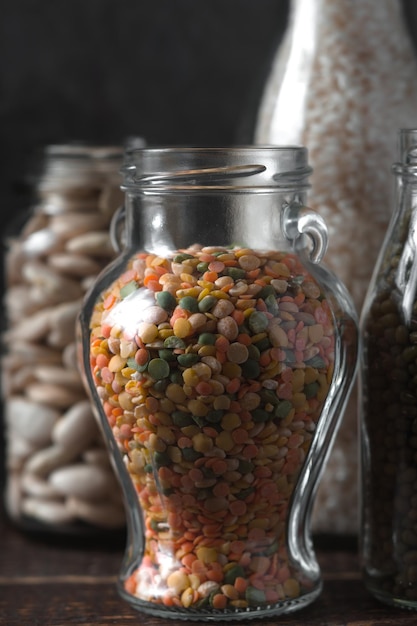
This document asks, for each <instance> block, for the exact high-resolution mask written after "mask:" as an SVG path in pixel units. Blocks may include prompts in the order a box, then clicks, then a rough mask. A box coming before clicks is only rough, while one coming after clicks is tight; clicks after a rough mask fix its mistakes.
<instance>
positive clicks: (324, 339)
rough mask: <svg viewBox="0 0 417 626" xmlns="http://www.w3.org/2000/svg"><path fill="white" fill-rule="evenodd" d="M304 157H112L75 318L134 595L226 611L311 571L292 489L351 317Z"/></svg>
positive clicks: (184, 611) (150, 602)
mask: <svg viewBox="0 0 417 626" xmlns="http://www.w3.org/2000/svg"><path fill="white" fill-rule="evenodd" d="M308 175H309V168H308V163H307V154H306V151H305V150H304V149H303V148H297V147H294V148H293V147H288V148H272V147H271V148H267V147H265V148H256V149H253V148H244V147H242V148H231V149H226V148H219V149H214V148H213V149H208V150H203V149H173V148H171V149H151V150H141V151H137V152H135V153H132V154H131V155H130V157H129V158H128V165H127V166H126V168H125V172H124V176H125V179H124V189H125V192H126V202H125V208H124V211H125V217H126V225H125V229H124V231H123V233H122V235H121V238H122V239H123V242H124V243H123V246H122V247H123V251H122V252H121V254H120V256H119V257H118V259H117V260H116V261H115V262H113V263H112V264H111V265H110V266H109V267H108V268H107V270H106V271H104V272H103V273H102V274H101V276H100V277H99V279H98V281H97V282H96V284H95V285H94V286H93V288H92V289H91V291H90V293H89V295H88V297H87V298H86V300H85V303H84V307H83V311H82V315H81V324H80V328H81V332H82V346H81V348H82V349H81V353H82V357H83V368H84V376H85V382H86V385H87V386H88V388H89V390H90V392H91V396H92V400H93V403H94V405H95V407H96V411H97V416H98V419H99V422H100V424H101V426H102V428H103V432H104V434H105V437H106V440H107V442H108V446H109V450H110V452H111V457H112V459H113V462H114V465H115V467H116V470H117V473H118V475H119V478H120V482H121V484H122V487H123V491H124V494H125V499H126V509H127V515H128V526H129V538H128V542H127V546H126V553H125V558H124V561H123V564H122V567H121V572H120V576H119V590H120V593H121V595H122V596H123V597H124V598H125V599H126V600H128V601H129V602H130V603H131V604H132V605H133V606H134V607H136V608H137V609H139V610H140V611H143V612H146V613H150V614H153V615H159V616H163V617H170V618H174V619H193V620H195V619H198V620H200V621H210V620H212V621H214V620H218V619H221V620H222V621H226V620H229V619H233V620H236V619H245V618H253V617H261V616H266V615H273V614H280V613H287V612H290V611H294V610H296V609H299V608H302V607H304V606H306V605H307V604H309V603H310V602H312V601H313V600H314V599H315V598H316V597H317V596H318V595H319V593H320V591H321V588H322V581H321V576H320V570H319V566H318V563H317V560H316V558H315V554H314V550H313V546H312V542H311V537H310V509H311V504H312V500H313V496H314V493H315V488H316V485H317V481H318V479H319V476H320V473H321V471H322V468H323V464H324V462H325V460H326V458H327V455H328V453H329V450H330V448H331V444H332V441H333V437H334V434H335V432H336V428H337V426H338V424H339V421H340V418H341V415H342V412H343V408H344V406H345V402H346V400H347V397H348V393H349V391H350V389H351V385H352V383H353V379H354V374H355V369H356V359H357V324H356V316H355V312H354V310H353V307H352V304H351V300H350V298H349V296H348V294H347V292H346V290H345V288H344V287H343V285H342V284H341V283H340V281H338V280H337V278H336V277H335V276H334V275H333V274H331V273H330V272H328V271H327V270H326V269H325V268H324V266H322V265H321V264H320V261H321V258H322V256H323V254H324V253H325V249H326V243H327V231H326V228H325V225H324V223H323V222H322V220H321V219H320V218H319V216H318V215H316V214H315V213H313V212H311V211H310V210H308V209H307V208H306V207H305V195H306V189H307V186H308ZM118 220H119V222H120V215H119V216H118ZM122 230H123V229H122ZM118 232H121V230H120V223H119V228H118Z"/></svg>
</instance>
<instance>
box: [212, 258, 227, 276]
mask: <svg viewBox="0 0 417 626" xmlns="http://www.w3.org/2000/svg"><path fill="white" fill-rule="evenodd" d="M224 267H225V265H224V263H223V262H222V261H211V262H210V263H209V266H208V269H209V272H214V273H216V274H220V272H222V271H223V270H224Z"/></svg>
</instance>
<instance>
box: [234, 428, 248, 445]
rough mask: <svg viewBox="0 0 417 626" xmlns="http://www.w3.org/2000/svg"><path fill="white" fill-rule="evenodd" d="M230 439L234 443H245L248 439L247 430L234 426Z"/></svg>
mask: <svg viewBox="0 0 417 626" xmlns="http://www.w3.org/2000/svg"><path fill="white" fill-rule="evenodd" d="M232 439H233V441H234V442H235V443H246V442H247V440H248V439H249V435H248V431H247V430H245V429H244V428H235V430H233V431H232Z"/></svg>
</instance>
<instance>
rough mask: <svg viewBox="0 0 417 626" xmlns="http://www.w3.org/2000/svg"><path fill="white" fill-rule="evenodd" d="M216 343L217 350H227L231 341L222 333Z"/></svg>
mask: <svg viewBox="0 0 417 626" xmlns="http://www.w3.org/2000/svg"><path fill="white" fill-rule="evenodd" d="M214 345H215V346H216V350H217V351H218V352H227V349H228V348H229V345H230V341H229V340H228V339H226V337H223V335H220V336H219V337H217V339H216V341H215V344H214Z"/></svg>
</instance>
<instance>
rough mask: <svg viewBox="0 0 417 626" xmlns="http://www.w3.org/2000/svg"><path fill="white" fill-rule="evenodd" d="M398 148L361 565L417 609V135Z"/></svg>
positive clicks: (364, 368)
mask: <svg viewBox="0 0 417 626" xmlns="http://www.w3.org/2000/svg"><path fill="white" fill-rule="evenodd" d="M399 148H400V149H399V160H398V162H396V163H394V166H393V171H394V173H395V176H396V204H395V206H394V212H393V217H392V220H391V224H390V226H389V228H388V231H387V234H386V238H385V242H384V245H383V247H382V249H381V254H380V257H379V259H378V263H377V265H376V267H375V272H374V276H373V279H372V281H371V284H370V287H369V291H368V295H367V298H366V300H365V305H364V308H363V312H362V316H361V335H362V343H363V352H362V359H361V367H360V377H359V380H360V389H361V405H360V406H361V443H362V445H361V447H362V468H361V475H362V522H361V526H362V529H361V558H362V564H363V573H364V579H365V583H366V586H367V587H368V589H369V590H370V591H371V593H372V594H373V595H374V596H376V597H377V598H378V599H380V600H382V601H384V602H386V603H388V604H393V605H398V606H402V607H406V608H411V609H417V574H416V555H417V552H416V548H417V532H416V520H417V295H416V288H417V273H416V272H417V265H416V223H417V221H416V220H417V130H413V129H410V130H408V129H403V130H401V131H400V136H399Z"/></svg>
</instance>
